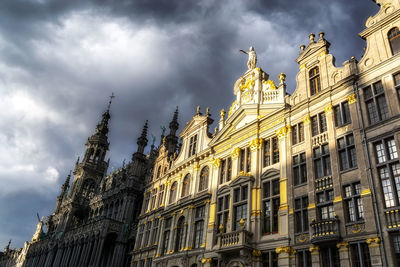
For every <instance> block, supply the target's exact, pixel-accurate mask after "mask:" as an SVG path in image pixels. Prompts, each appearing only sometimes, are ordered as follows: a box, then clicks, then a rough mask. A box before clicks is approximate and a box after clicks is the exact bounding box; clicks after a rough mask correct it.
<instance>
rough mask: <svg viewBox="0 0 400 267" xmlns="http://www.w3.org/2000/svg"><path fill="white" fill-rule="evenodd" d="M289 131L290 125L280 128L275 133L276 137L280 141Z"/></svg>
mask: <svg viewBox="0 0 400 267" xmlns="http://www.w3.org/2000/svg"><path fill="white" fill-rule="evenodd" d="M289 131H290V125H288V126H285V127H282V128H280V129H279V130H276V131H275V134H276V136H277V137H278V138H279V139H281V138H285V137H286V136H287V134H288V133H289Z"/></svg>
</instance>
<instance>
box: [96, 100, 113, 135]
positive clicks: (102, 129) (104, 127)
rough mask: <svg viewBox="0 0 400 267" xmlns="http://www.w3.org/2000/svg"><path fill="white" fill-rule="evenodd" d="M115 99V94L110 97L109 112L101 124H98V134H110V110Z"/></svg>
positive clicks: (104, 114) (106, 112)
mask: <svg viewBox="0 0 400 267" xmlns="http://www.w3.org/2000/svg"><path fill="white" fill-rule="evenodd" d="M113 98H115V95H114V93H112V94H111V95H110V101H108V105H107V110H106V111H105V112H104V113H103V115H102V119H101V122H100V123H99V124H97V127H96V134H103V135H107V134H108V121H109V120H110V117H111V116H110V108H111V103H112V100H113Z"/></svg>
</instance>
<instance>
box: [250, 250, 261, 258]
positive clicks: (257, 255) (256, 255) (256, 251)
mask: <svg viewBox="0 0 400 267" xmlns="http://www.w3.org/2000/svg"><path fill="white" fill-rule="evenodd" d="M251 254H253V256H254V257H261V255H262V254H261V250H258V249H254V250H253V251H252V253H251Z"/></svg>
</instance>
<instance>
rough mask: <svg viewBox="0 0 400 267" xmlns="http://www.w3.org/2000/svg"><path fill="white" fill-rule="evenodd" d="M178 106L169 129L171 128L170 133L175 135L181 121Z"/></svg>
mask: <svg viewBox="0 0 400 267" xmlns="http://www.w3.org/2000/svg"><path fill="white" fill-rule="evenodd" d="M178 112H179V111H178V106H177V107H176V110H175V112H174V116H173V118H172V121H171V122H170V123H169V129H170V135H175V134H176V131H177V130H178V128H179V123H178Z"/></svg>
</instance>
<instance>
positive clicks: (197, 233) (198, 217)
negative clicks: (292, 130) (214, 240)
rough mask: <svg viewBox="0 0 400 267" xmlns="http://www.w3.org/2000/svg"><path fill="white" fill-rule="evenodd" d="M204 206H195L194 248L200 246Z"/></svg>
mask: <svg viewBox="0 0 400 267" xmlns="http://www.w3.org/2000/svg"><path fill="white" fill-rule="evenodd" d="M204 211H205V206H200V207H197V208H196V210H195V218H194V244H193V247H194V248H200V247H201V245H202V242H203V233H204V214H205V212H204Z"/></svg>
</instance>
